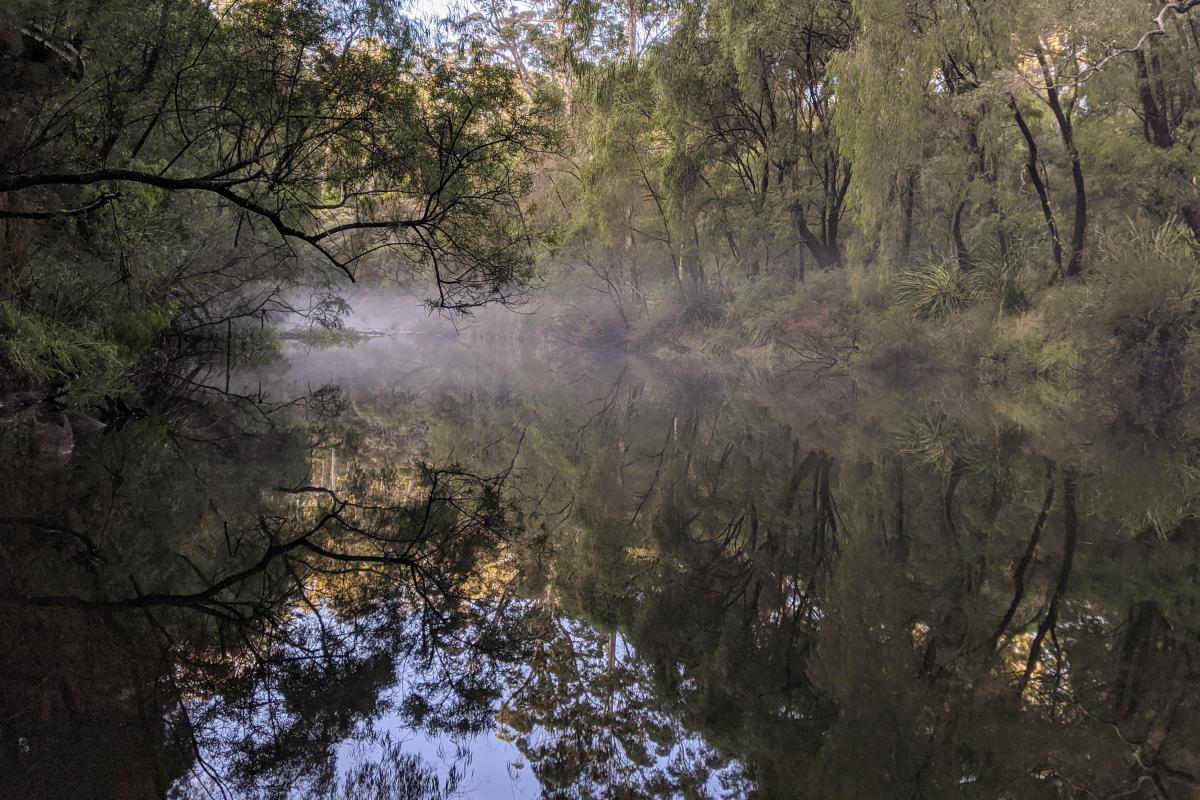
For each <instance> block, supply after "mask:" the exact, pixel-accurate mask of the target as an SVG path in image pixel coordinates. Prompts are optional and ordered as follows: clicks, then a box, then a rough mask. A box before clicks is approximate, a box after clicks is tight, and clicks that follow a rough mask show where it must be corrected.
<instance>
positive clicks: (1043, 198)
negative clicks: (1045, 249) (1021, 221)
mask: <svg viewBox="0 0 1200 800" xmlns="http://www.w3.org/2000/svg"><path fill="white" fill-rule="evenodd" d="M1008 107H1009V108H1010V109H1012V113H1013V118H1014V119H1015V120H1016V121H1017V127H1018V128H1020V129H1021V136H1023V137H1024V138H1025V147H1026V148H1027V149H1028V151H1029V160H1028V161H1026V162H1025V170H1026V171H1027V172H1028V173H1029V182H1030V183H1032V184H1033V188H1034V189H1035V190H1036V191H1037V196H1038V200H1039V201H1040V202H1041V204H1042V216H1043V217H1044V218H1045V220H1046V230H1047V231H1048V232H1049V234H1050V246H1051V249H1052V251H1053V254H1054V266H1055V269H1056V270H1058V272H1062V265H1063V263H1062V257H1063V252H1062V239H1060V238H1059V235H1058V223H1057V222H1055V221H1054V209H1053V208H1052V207H1051V206H1050V194H1049V192H1047V191H1046V183H1045V182H1044V181H1043V180H1042V174H1041V172H1040V170H1039V163H1038V147H1037V140H1036V139H1034V138H1033V131H1031V130H1030V129H1029V125H1028V124H1027V123H1026V122H1025V117H1023V116H1022V115H1021V110H1020V109H1019V108H1017V99H1016V98H1015V97H1013V96H1012V95H1009V96H1008Z"/></svg>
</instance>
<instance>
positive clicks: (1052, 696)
mask: <svg viewBox="0 0 1200 800" xmlns="http://www.w3.org/2000/svg"><path fill="white" fill-rule="evenodd" d="M379 333H380V334H381V335H379V336H376V337H373V338H368V339H367V340H365V341H361V342H358V343H356V344H354V345H353V346H335V347H330V348H327V349H310V348H306V347H304V346H302V345H300V344H297V343H289V344H286V345H285V346H284V349H283V351H282V353H281V356H280V357H279V358H277V359H275V360H273V361H272V362H271V363H269V364H267V365H266V366H265V367H263V368H261V369H258V370H255V371H254V372H253V373H252V374H251V373H248V372H247V373H242V374H237V375H235V376H233V377H232V378H231V380H230V382H229V387H228V392H226V391H225V389H226V386H225V382H224V378H223V377H222V376H220V375H219V374H210V375H207V377H206V376H205V375H204V374H197V375H192V376H189V377H188V381H189V382H188V385H187V390H183V388H184V387H181V386H179V385H176V386H170V387H163V389H162V391H161V392H160V393H159V395H157V396H156V395H155V394H154V393H151V394H150V395H149V396H148V398H147V400H146V402H145V404H144V405H145V408H137V409H130V408H125V407H122V406H120V405H117V406H114V407H111V408H109V409H108V410H107V414H106V415H100V414H99V413H98V412H97V414H95V415H92V416H91V417H83V416H80V415H73V414H69V413H62V412H60V411H57V410H54V409H43V410H40V411H38V412H37V413H34V414H26V415H23V416H20V417H9V418H5V419H4V420H0V448H2V449H3V453H4V456H3V458H0V470H3V472H4V476H3V486H4V487H5V490H4V497H5V499H4V503H3V507H2V508H0V529H2V531H3V535H2V536H0V596H2V599H3V601H4V606H5V613H4V623H3V624H2V625H0V677H2V681H0V796H5V797H14V798H25V797H30V798H36V797H63V798H67V797H69V798H91V797H96V798H163V797H187V798H192V797H197V798H199V797H288V796H291V797H329V798H376V797H377V798H413V799H414V800H416V799H417V798H440V797H473V798H475V797H477V798H509V797H514V798H520V797H559V798H610V797H612V798H642V797H646V798H657V797H689V798H700V797H713V798H716V797H730V798H735V797H763V798H790V797H813V798H858V797H979V798H1001V797H1004V798H1037V797H1063V798H1076V797H1078V798H1092V797H1097V798H1098V797H1105V798H1109V797H1128V798H1162V797H1165V798H1184V797H1195V796H1197V794H1198V793H1200V713H1198V712H1200V684H1198V682H1197V677H1200V675H1198V672H1200V647H1198V636H1197V634H1198V631H1200V615H1198V614H1197V611H1198V609H1197V599H1198V598H1200V531H1198V525H1197V519H1196V514H1197V510H1198V506H1200V450H1198V449H1197V446H1196V441H1195V440H1194V439H1193V438H1192V437H1190V436H1188V435H1186V434H1185V433H1182V432H1180V431H1185V430H1187V425H1186V424H1183V423H1180V424H1181V425H1182V427H1172V425H1175V422H1172V421H1167V422H1161V421H1160V423H1161V424H1157V425H1156V426H1146V425H1144V424H1141V423H1139V422H1137V421H1136V420H1133V419H1132V417H1131V415H1130V414H1129V413H1127V411H1125V410H1122V409H1119V408H1113V407H1108V406H1105V405H1104V404H1103V403H1100V402H1097V401H1094V399H1090V398H1079V399H1078V407H1077V409H1076V410H1074V411H1064V410H1063V409H1064V408H1068V409H1069V408H1070V406H1064V405H1063V404H1062V402H1059V403H1058V404H1057V405H1056V408H1057V409H1058V411H1057V412H1053V413H1051V412H1047V411H1044V409H1043V408H1042V407H1041V406H1039V405H1038V403H1037V402H1036V401H1034V400H1030V399H1029V398H1013V399H1011V400H1010V401H1007V402H1004V403H984V402H983V401H980V400H978V399H977V398H976V397H975V396H974V394H973V393H972V391H971V390H970V389H969V388H965V389H964V388H962V387H959V388H957V389H953V390H951V389H949V388H947V387H945V386H939V387H936V388H930V389H928V390H920V391H918V390H905V391H897V390H895V389H889V388H886V387H870V388H868V387H863V386H861V385H854V384H853V383H851V382H850V381H848V380H845V379H844V378H839V377H837V376H823V375H817V376H795V377H794V379H790V380H788V381H786V382H778V381H777V382H773V383H766V382H761V381H758V380H756V379H755V378H754V377H753V376H749V375H743V374H732V375H731V374H722V375H708V374H705V373H704V371H703V370H701V369H699V368H696V367H694V366H693V367H686V368H685V367H684V366H682V365H680V364H672V363H666V362H662V361H654V360H650V359H639V358H630V357H626V356H618V355H613V354H609V355H599V354H595V353H586V352H581V351H577V350H572V349H570V348H567V347H564V346H561V345H559V346H550V345H547V344H545V343H542V344H538V345H530V344H528V343H522V342H520V341H518V340H517V339H497V338H496V337H488V336H484V335H482V334H478V333H476V334H471V333H469V332H468V333H466V334H464V335H459V336H455V335H447V334H446V333H445V332H443V331H436V330H433V329H427V330H417V331H414V330H407V329H405V330H401V329H399V328H397V329H393V330H390V331H388V330H382V331H379ZM689 363H690V362H689ZM165 398H170V399H169V400H167V399H165ZM96 416H103V417H104V418H103V419H101V420H96V419H95V418H94V417H96ZM101 426H103V427H101ZM1151 430H1153V431H1154V432H1153V433H1150V432H1148V431H1151Z"/></svg>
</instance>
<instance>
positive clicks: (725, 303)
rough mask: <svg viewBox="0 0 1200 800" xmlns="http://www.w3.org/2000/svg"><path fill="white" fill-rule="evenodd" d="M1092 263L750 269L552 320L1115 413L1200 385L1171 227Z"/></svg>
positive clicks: (1186, 248)
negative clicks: (727, 283) (955, 382)
mask: <svg viewBox="0 0 1200 800" xmlns="http://www.w3.org/2000/svg"><path fill="white" fill-rule="evenodd" d="M1097 238H1098V244H1097V246H1096V248H1095V252H1094V268H1093V269H1092V270H1091V271H1090V272H1089V274H1088V275H1087V276H1086V277H1085V278H1084V279H1083V280H1079V281H1070V282H1063V281H1053V282H1051V281H1049V280H1047V278H1046V274H1047V272H1046V271H1045V270H1042V269H1035V268H1032V267H1030V266H1025V265H1021V266H1017V265H1013V266H1010V265H1005V264H1002V263H989V262H984V263H980V264H978V265H976V266H975V268H974V269H972V270H970V271H963V270H962V269H960V268H959V267H958V266H957V265H956V264H955V263H954V262H952V261H935V262H926V263H918V264H914V265H912V266H910V267H909V268H907V269H883V268H876V269H865V268H853V267H850V268H846V269H841V270H833V271H827V272H815V273H809V275H808V276H807V277H806V279H805V280H804V281H803V282H800V281H796V280H794V279H791V278H786V277H772V276H760V277H757V278H754V279H750V280H745V281H743V282H741V283H740V284H739V285H738V286H737V287H736V288H735V289H733V290H732V291H728V292H726V293H725V294H724V295H720V294H718V293H716V292H707V293H704V294H697V295H696V296H695V297H690V298H687V299H679V298H678V296H676V295H675V294H673V293H666V292H664V294H663V295H662V296H660V297H651V299H650V301H649V302H648V303H647V310H646V313H645V314H644V316H642V317H641V318H640V319H638V320H637V321H636V323H634V324H632V325H630V326H629V327H628V329H626V328H624V327H623V326H622V324H621V320H620V319H618V318H617V317H616V315H615V314H612V313H611V311H610V310H609V309H607V308H606V307H605V306H604V305H603V304H601V303H591V304H585V303H578V304H576V306H577V307H582V306H586V307H587V308H588V313H587V314H585V315H580V314H565V315H562V316H561V317H560V318H559V325H560V328H562V329H563V330H564V331H566V333H567V335H568V338H570V339H571V340H572V341H575V342H581V343H586V344H591V345H603V346H617V347H620V348H622V349H627V350H631V351H635V352H643V353H656V354H659V355H662V356H665V357H669V358H682V359H687V360H693V361H695V362H697V363H703V364H705V365H706V366H708V367H710V368H726V369H729V368H732V369H745V368H751V369H754V370H755V371H756V372H758V373H759V374H763V375H766V376H775V377H781V376H791V375H795V374H797V373H799V374H803V375H812V376H831V375H838V376H843V377H850V378H852V379H856V380H859V381H863V382H873V381H877V380H882V381H887V382H890V383H893V384H897V383H905V384H908V385H914V386H915V385H917V384H919V383H921V382H922V381H925V380H929V379H936V378H937V376H948V375H953V376H955V377H956V378H957V379H961V380H966V381H969V382H971V383H974V384H978V385H985V386H992V387H997V388H1007V389H1009V390H1012V391H1017V392H1025V393H1033V394H1035V395H1037V396H1039V397H1041V398H1043V399H1045V400H1047V401H1048V402H1052V403H1053V404H1055V405H1070V404H1071V403H1073V402H1077V401H1079V400H1080V399H1081V395H1084V394H1087V395H1091V396H1092V397H1097V396H1099V397H1104V398H1107V399H1108V400H1109V401H1111V402H1113V403H1115V404H1119V405H1122V406H1134V407H1136V406H1138V405H1145V406H1147V407H1149V406H1154V407H1156V408H1158V409H1160V410H1161V409H1162V408H1164V407H1168V408H1175V407H1180V406H1182V405H1184V404H1186V403H1187V402H1188V400H1190V399H1191V398H1192V397H1194V396H1195V393H1196V391H1197V390H1198V389H1200V336H1198V333H1200V260H1198V255H1197V250H1196V246H1195V244H1194V242H1193V240H1192V239H1191V237H1190V235H1189V234H1188V233H1187V232H1186V231H1185V230H1182V229H1180V228H1179V227H1178V226H1176V225H1174V224H1167V225H1163V226H1160V227H1158V228H1155V229H1149V230H1138V229H1136V228H1134V227H1132V226H1129V227H1126V228H1124V229H1119V230H1115V231H1112V232H1110V233H1108V234H1106V235H1102V236H1099V237H1097Z"/></svg>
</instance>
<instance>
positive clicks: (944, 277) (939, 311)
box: [892, 259, 971, 320]
mask: <svg viewBox="0 0 1200 800" xmlns="http://www.w3.org/2000/svg"><path fill="white" fill-rule="evenodd" d="M892 290H893V293H894V295H895V297H896V302H897V303H898V304H899V305H901V306H903V307H904V308H907V309H908V310H909V311H910V312H912V313H913V314H914V315H915V316H916V317H917V318H919V319H929V320H936V319H943V318H944V317H947V316H950V315H951V314H954V313H957V312H958V311H961V310H962V309H963V308H965V307H966V305H967V302H968V300H969V299H970V296H971V292H970V287H969V286H968V284H967V281H966V280H965V277H964V274H963V272H962V271H961V270H959V268H958V265H957V264H956V263H954V262H953V261H951V260H948V259H946V260H941V261H929V262H926V263H924V264H921V265H919V266H917V267H914V268H912V269H908V270H905V271H904V272H901V273H900V274H899V275H897V276H896V278H895V280H894V282H893V287H892Z"/></svg>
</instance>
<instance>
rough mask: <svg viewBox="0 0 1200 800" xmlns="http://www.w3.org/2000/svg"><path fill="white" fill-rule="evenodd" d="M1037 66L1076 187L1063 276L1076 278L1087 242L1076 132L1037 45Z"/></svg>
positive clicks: (1079, 273) (1084, 204) (1085, 200)
mask: <svg viewBox="0 0 1200 800" xmlns="http://www.w3.org/2000/svg"><path fill="white" fill-rule="evenodd" d="M1034 54H1035V55H1036V56H1037V60H1038V64H1039V66H1041V68H1042V78H1043V79H1044V80H1045V82H1046V103H1047V104H1048V105H1049V106H1050V111H1051V113H1053V114H1054V120H1055V122H1057V123H1058V131H1059V134H1061V136H1062V141H1063V146H1064V147H1065V148H1066V150H1067V155H1068V156H1069V157H1070V159H1071V181H1072V183H1073V184H1074V187H1075V225H1074V228H1073V229H1072V231H1071V255H1070V257H1069V258H1068V259H1067V270H1066V273H1065V274H1066V276H1067V277H1068V278H1074V277H1078V276H1079V275H1081V274H1082V273H1083V266H1084V245H1085V243H1086V241H1087V221H1088V215H1087V190H1086V188H1085V186H1084V181H1083V165H1082V164H1081V163H1080V161H1079V149H1078V148H1077V147H1076V146H1075V131H1074V128H1073V127H1072V126H1071V119H1070V117H1068V116H1067V114H1066V112H1065V111H1064V110H1063V107H1062V103H1061V102H1060V100H1059V96H1058V87H1057V85H1056V83H1055V76H1054V73H1053V72H1052V71H1051V69H1050V63H1049V62H1048V61H1047V60H1046V52H1045V50H1043V49H1042V45H1041V43H1040V42H1039V43H1038V46H1037V47H1036V48H1034Z"/></svg>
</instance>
